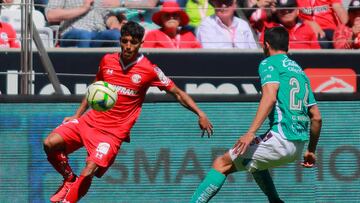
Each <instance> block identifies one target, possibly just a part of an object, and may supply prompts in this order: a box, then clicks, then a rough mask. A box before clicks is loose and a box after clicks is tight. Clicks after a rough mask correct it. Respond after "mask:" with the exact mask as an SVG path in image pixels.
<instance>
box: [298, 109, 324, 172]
mask: <svg viewBox="0 0 360 203" xmlns="http://www.w3.org/2000/svg"><path fill="white" fill-rule="evenodd" d="M309 117H310V120H311V123H310V141H309V145H308V149H307V151H306V152H305V154H304V162H303V163H302V165H303V166H304V167H307V168H311V167H313V166H314V164H315V161H316V156H315V151H316V146H317V143H318V141H319V138H320V131H321V125H322V119H321V114H320V111H319V108H318V106H317V105H313V106H311V107H309Z"/></svg>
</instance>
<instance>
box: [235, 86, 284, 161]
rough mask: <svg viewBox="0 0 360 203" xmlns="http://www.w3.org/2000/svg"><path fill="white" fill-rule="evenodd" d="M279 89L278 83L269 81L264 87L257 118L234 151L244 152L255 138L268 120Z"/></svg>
mask: <svg viewBox="0 0 360 203" xmlns="http://www.w3.org/2000/svg"><path fill="white" fill-rule="evenodd" d="M278 89H279V84H278V83H268V84H265V85H264V86H263V87H262V96H261V99H260V103H259V107H258V109H257V112H256V115H255V118H254V120H253V122H252V124H251V126H250V128H249V130H248V132H247V133H245V134H244V135H242V136H241V137H240V138H239V139H238V141H237V142H236V144H235V146H234V152H235V153H236V154H244V153H245V151H246V150H247V148H248V146H249V145H250V143H251V141H252V140H253V139H254V138H255V134H256V132H257V131H258V129H259V128H260V127H261V125H262V124H263V122H264V121H265V120H266V118H267V117H268V115H269V113H270V112H271V110H272V108H273V107H274V105H275V103H276V99H277V91H278Z"/></svg>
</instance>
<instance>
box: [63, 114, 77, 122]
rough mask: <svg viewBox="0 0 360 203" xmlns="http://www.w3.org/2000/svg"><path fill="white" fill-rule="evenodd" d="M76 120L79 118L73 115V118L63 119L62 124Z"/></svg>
mask: <svg viewBox="0 0 360 203" xmlns="http://www.w3.org/2000/svg"><path fill="white" fill-rule="evenodd" d="M77 118H79V116H75V115H74V116H69V117H65V118H64V120H63V123H67V122H69V121H71V120H74V119H77Z"/></svg>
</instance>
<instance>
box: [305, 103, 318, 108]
mask: <svg viewBox="0 0 360 203" xmlns="http://www.w3.org/2000/svg"><path fill="white" fill-rule="evenodd" d="M316 104H317V103H316V102H315V103H311V104H308V105H306V106H307V107H310V106H314V105H316Z"/></svg>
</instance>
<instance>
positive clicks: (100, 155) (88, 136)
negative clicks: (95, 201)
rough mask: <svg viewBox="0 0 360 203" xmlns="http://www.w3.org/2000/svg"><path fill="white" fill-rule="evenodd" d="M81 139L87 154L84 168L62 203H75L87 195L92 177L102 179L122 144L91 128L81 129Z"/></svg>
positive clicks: (111, 136) (112, 136) (110, 136)
mask: <svg viewBox="0 0 360 203" xmlns="http://www.w3.org/2000/svg"><path fill="white" fill-rule="evenodd" d="M81 138H82V141H83V143H84V146H85V148H86V150H87V153H88V157H87V160H86V167H85V168H84V169H83V170H82V172H81V175H80V176H79V178H78V179H77V180H76V181H75V183H74V184H73V185H72V186H71V188H70V190H69V192H68V194H66V196H65V198H64V202H70V203H72V202H76V201H78V200H79V199H80V198H82V197H83V196H84V195H85V194H86V193H87V191H88V190H89V188H90V185H91V182H92V179H93V177H94V175H95V176H96V177H98V178H100V177H102V176H103V175H104V174H105V172H106V171H107V170H108V169H109V168H110V166H111V165H112V164H113V162H114V160H115V158H116V155H117V153H118V151H119V148H120V146H121V143H122V141H121V140H119V139H116V138H115V136H114V135H110V134H108V133H104V132H103V131H100V130H98V129H96V128H92V127H89V128H83V130H82V131H81Z"/></svg>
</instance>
